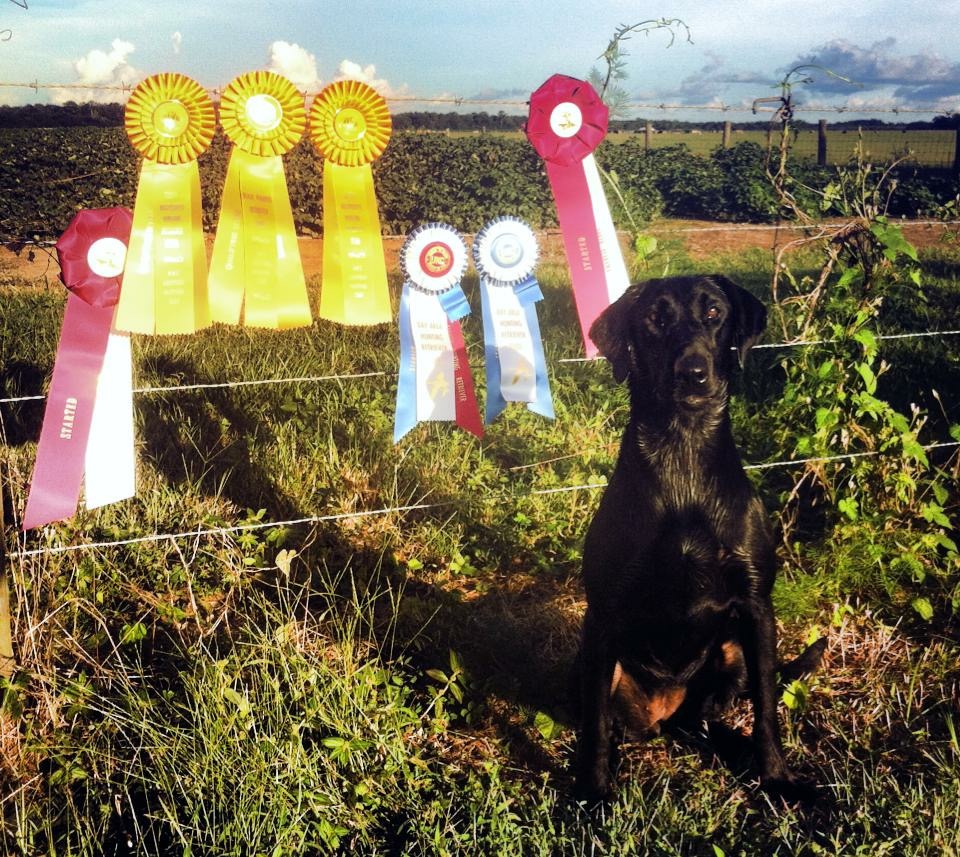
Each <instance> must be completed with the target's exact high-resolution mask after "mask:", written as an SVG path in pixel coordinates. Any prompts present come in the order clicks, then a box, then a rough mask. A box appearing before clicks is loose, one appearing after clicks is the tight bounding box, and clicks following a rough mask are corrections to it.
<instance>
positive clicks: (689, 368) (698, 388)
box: [673, 351, 714, 401]
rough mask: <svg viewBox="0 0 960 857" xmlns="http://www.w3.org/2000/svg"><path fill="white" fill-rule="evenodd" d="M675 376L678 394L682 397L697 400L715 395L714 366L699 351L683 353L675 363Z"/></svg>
mask: <svg viewBox="0 0 960 857" xmlns="http://www.w3.org/2000/svg"><path fill="white" fill-rule="evenodd" d="M673 378H674V384H675V388H676V392H677V395H678V397H679V398H681V399H684V400H687V401H696V400H699V399H706V398H709V397H710V396H712V395H713V392H714V389H713V388H714V383H713V381H714V375H713V367H712V366H711V364H710V361H709V360H708V359H707V358H706V357H705V356H704V355H703V354H701V353H699V352H696V351H694V352H687V353H685V354H683V355H681V356H680V357H679V358H678V359H677V361H676V363H674V367H673Z"/></svg>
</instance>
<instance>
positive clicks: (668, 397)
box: [576, 276, 823, 800]
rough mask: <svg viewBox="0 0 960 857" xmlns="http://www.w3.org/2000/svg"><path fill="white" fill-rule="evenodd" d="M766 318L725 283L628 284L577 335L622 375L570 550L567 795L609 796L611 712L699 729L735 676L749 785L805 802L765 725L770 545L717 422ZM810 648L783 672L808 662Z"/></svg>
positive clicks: (722, 422) (772, 654) (770, 683)
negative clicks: (608, 443) (597, 491)
mask: <svg viewBox="0 0 960 857" xmlns="http://www.w3.org/2000/svg"><path fill="white" fill-rule="evenodd" d="M766 315H767V313H766V309H765V307H764V306H763V304H762V303H760V301H758V300H757V299H756V298H754V297H753V296H752V295H750V294H749V293H748V292H746V291H745V290H743V289H742V288H740V287H739V286H737V285H736V284H734V283H732V282H731V281H730V280H728V279H726V278H725V277H720V276H710V277H672V278H667V279H663V280H650V281H648V282H645V283H640V284H639V285H634V286H631V287H630V289H629V290H628V291H627V292H626V293H625V294H624V295H623V296H622V297H621V298H620V299H619V300H617V301H616V302H615V303H614V304H612V305H611V306H610V307H608V308H607V309H606V310H605V311H604V312H603V313H602V314H601V315H600V317H599V318H598V319H597V320H596V322H595V323H594V325H593V327H592V328H591V330H590V337H591V338H592V339H593V341H594V343H595V344H596V345H597V347H598V348H599V349H600V352H601V354H603V356H604V357H606V358H607V359H608V360H609V361H610V363H611V365H612V368H613V374H614V377H615V378H616V379H617V380H618V381H623V380H625V379H628V380H629V384H630V422H629V424H628V425H627V428H626V431H625V432H624V436H623V442H622V444H621V447H620V456H619V459H618V461H617V465H616V468H615V470H614V472H613V476H612V477H611V479H610V483H609V485H608V487H607V489H606V492H605V493H604V496H603V499H602V500H601V502H600V506H599V508H598V510H597V514H596V517H595V518H594V520H593V522H592V523H591V525H590V529H589V531H588V532H587V537H586V543H585V545H584V555H583V574H584V583H585V587H586V594H587V612H586V616H585V617H584V623H583V642H582V650H581V655H580V664H581V704H582V734H581V737H580V744H579V747H578V754H577V763H576V776H577V784H576V789H577V793H578V796H579V797H581V798H585V799H589V800H596V799H603V798H606V797H608V796H609V795H610V793H611V788H612V785H611V770H610V750H611V729H612V721H613V716H614V710H615V709H616V710H617V711H618V712H619V713H620V714H621V716H622V718H623V719H624V720H625V721H626V722H627V724H628V725H629V726H631V727H632V729H633V731H637V732H640V733H646V734H651V733H656V732H658V731H659V727H660V724H661V722H663V721H667V720H668V719H670V718H674V721H676V720H677V719H680V718H685V719H686V720H685V722H692V723H699V722H701V721H702V718H703V717H704V716H705V713H706V712H707V710H708V709H709V708H711V707H713V706H722V705H724V704H726V703H727V702H729V701H730V700H731V699H732V698H733V697H734V696H735V695H736V694H738V693H739V692H740V691H741V690H742V689H743V687H744V681H745V680H746V682H747V685H748V687H749V690H750V695H751V697H752V700H753V709H754V718H755V719H754V729H753V737H754V742H753V743H754V751H755V754H756V758H757V762H758V765H759V769H760V779H761V784H762V786H763V787H764V788H765V789H766V790H768V791H770V792H774V793H778V794H781V795H783V796H785V797H788V798H791V799H792V798H806V797H809V794H810V791H811V787H809V786H806V785H805V784H803V783H800V782H799V781H797V780H796V778H795V777H794V775H793V774H792V773H791V772H790V770H789V769H788V767H787V763H786V761H785V759H784V755H783V748H782V745H781V742H780V729H779V724H778V721H777V688H776V684H775V674H776V671H777V664H776V628H775V625H774V617H773V607H772V605H771V601H770V590H771V588H772V587H773V579H774V575H775V554H774V542H773V537H772V533H771V528H770V525H769V522H768V520H767V516H766V514H765V512H764V510H763V507H762V506H761V504H760V501H759V499H758V498H757V496H756V494H755V492H754V491H753V488H752V486H751V484H750V482H749V481H748V480H747V477H746V475H745V474H744V471H743V466H742V465H741V462H740V456H739V454H738V452H737V449H736V446H735V445H734V441H733V435H732V433H731V429H730V420H729V417H728V414H727V397H728V391H727V385H728V378H729V377H730V374H731V372H732V371H733V369H734V367H735V364H736V362H737V361H738V360H739V362H740V363H741V365H742V362H743V358H744V356H745V355H746V353H747V351H748V350H749V349H750V347H751V346H752V345H753V344H754V342H756V340H757V338H758V337H759V336H760V334H761V333H762V332H763V330H764V327H765V326H766ZM822 648H823V643H822V641H820V645H819V647H818V645H817V644H814V647H811V650H810V651H809V652H808V653H805V654H804V655H802V656H801V658H799V659H798V660H797V662H796V663H801V662H803V668H804V669H806V668H809V667H811V666H814V665H815V663H816V661H818V660H819V656H820V654H821V653H822ZM793 666H794V670H793V671H794V672H796V665H793Z"/></svg>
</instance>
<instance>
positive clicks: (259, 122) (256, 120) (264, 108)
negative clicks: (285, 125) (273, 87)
mask: <svg viewBox="0 0 960 857" xmlns="http://www.w3.org/2000/svg"><path fill="white" fill-rule="evenodd" d="M244 112H245V113H246V116H247V119H248V120H249V122H250V124H251V125H252V126H253V127H254V128H255V129H256V130H257V131H260V132H261V133H265V132H267V131H273V130H274V129H275V128H276V127H277V126H278V125H279V124H280V123H281V122H282V121H283V108H282V107H281V106H280V102H279V101H277V99H276V98H274V97H273V96H272V95H266V94H264V93H258V94H257V95H251V96H250V97H249V98H248V99H247V103H246V106H245V107H244Z"/></svg>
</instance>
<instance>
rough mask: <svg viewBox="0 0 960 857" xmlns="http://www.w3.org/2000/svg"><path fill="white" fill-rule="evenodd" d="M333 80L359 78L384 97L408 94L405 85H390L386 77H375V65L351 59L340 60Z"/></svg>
mask: <svg viewBox="0 0 960 857" xmlns="http://www.w3.org/2000/svg"><path fill="white" fill-rule="evenodd" d="M334 79H335V80H359V81H361V82H362V83H365V84H367V85H368V86H372V87H373V88H374V89H375V90H376V91H377V92H379V93H380V95H382V96H383V97H384V98H391V97H394V96H398V95H407V94H409V89H408V87H407V85H406V84H405V83H404V84H401V85H400V86H392V85H391V84H390V83H389V81H387V80H386V78H382V77H377V67H376V66H375V65H373V64H370V65H360V63H358V62H354V61H353V60H342V61H341V62H340V65H339V67H338V69H337V75H336V77H335V78H334Z"/></svg>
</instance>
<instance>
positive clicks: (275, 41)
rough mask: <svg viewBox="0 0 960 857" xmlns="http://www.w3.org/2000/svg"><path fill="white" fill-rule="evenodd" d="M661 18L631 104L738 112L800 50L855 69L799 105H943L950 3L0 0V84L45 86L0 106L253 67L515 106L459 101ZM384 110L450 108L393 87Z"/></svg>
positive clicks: (587, 65)
mask: <svg viewBox="0 0 960 857" xmlns="http://www.w3.org/2000/svg"><path fill="white" fill-rule="evenodd" d="M660 17H670V18H678V19H681V20H682V21H683V23H684V24H685V25H686V28H687V29H684V28H683V27H675V28H674V31H673V38H672V39H671V33H670V31H668V30H658V31H653V32H650V33H647V34H642V33H641V34H638V35H635V36H633V37H632V38H631V39H629V40H628V41H626V42H624V43H623V47H624V48H625V50H626V51H627V56H626V57H625V63H626V64H625V71H626V75H627V76H626V78H625V79H624V80H623V81H621V83H620V85H621V86H622V88H623V89H624V90H625V91H626V93H627V94H628V95H629V97H630V99H631V100H633V101H634V102H636V103H641V104H664V103H667V104H673V105H685V106H687V107H688V108H692V107H693V106H704V105H711V106H713V107H719V106H724V107H726V108H728V109H729V110H730V111H731V112H730V115H729V118H731V119H732V120H734V121H737V120H740V121H743V120H745V119H747V118H749V115H750V114H749V107H750V105H751V104H752V102H753V100H754V99H756V98H762V97H769V96H775V95H777V94H779V89H778V88H777V87H776V84H777V83H778V82H779V81H780V80H782V79H783V77H784V75H785V73H786V72H787V71H788V70H789V69H791V68H793V67H794V66H796V65H799V64H808V65H819V66H823V67H825V68H827V69H829V70H830V71H831V72H833V73H834V74H835V75H840V76H843V77H846V78H848V79H849V80H850V81H853V82H854V83H848V82H845V81H842V80H840V79H839V78H838V77H833V76H831V75H830V74H828V73H827V72H825V71H822V70H820V69H817V68H810V69H807V70H806V71H807V75H806V76H808V77H809V78H810V79H809V81H808V82H804V83H799V84H798V85H797V86H796V87H795V89H794V92H795V96H796V99H797V102H798V104H799V105H800V106H801V107H803V106H806V107H808V108H810V109H815V108H817V107H820V106H823V107H833V108H837V107H842V108H844V109H845V110H846V111H848V112H849V114H850V117H855V116H864V115H872V114H873V115H879V117H880V118H885V119H888V120H891V121H896V119H897V118H898V117H897V116H895V115H892V114H875V113H874V111H878V110H890V109H893V108H895V107H915V108H916V107H922V108H930V109H932V110H933V111H935V112H948V111H949V112H960V38H957V36H958V35H960V24H958V21H960V0H938V2H935V3H931V2H925V3H922V4H921V3H920V2H918V0H859V2H849V0H833V2H822V0H807V2H806V3H801V2H797V0H789V2H787V0H735V2H728V1H727V0H724V2H720V0H664V2H662V3H660V4H658V5H655V6H654V5H648V4H645V3H637V2H635V0H634V2H627V0H579V2H574V0H552V2H549V3H546V2H540V0H529V2H524V0H473V2H460V0H339V2H332V1H331V0H276V2H272V3H270V2H262V0H220V2H217V3H204V2H202V0H161V2H150V3H146V2H134V0H0V84H11V83H13V84H19V83H32V82H37V83H38V84H42V85H45V86H44V87H42V88H39V89H37V90H34V89H32V88H27V87H19V86H0V104H27V103H38V102H53V103H62V102H63V101H66V100H74V101H86V100H99V101H123V100H124V99H125V95H124V94H123V92H122V91H117V90H110V89H102V90H96V89H91V90H87V89H80V90H77V89H72V90H71V89H58V88H55V87H54V88H46V85H51V84H85V85H92V86H105V87H110V86H121V85H126V86H132V85H134V84H136V83H137V82H138V81H139V80H141V79H143V77H145V76H147V75H150V74H155V73H158V72H168V71H177V72H181V73H183V74H186V75H188V76H190V77H192V78H194V79H195V80H197V81H198V82H199V83H201V84H202V85H203V86H205V87H207V88H211V89H214V88H222V87H225V86H226V85H227V84H228V83H229V82H230V81H231V80H232V79H233V78H234V77H235V76H236V75H238V74H241V73H243V72H246V71H253V70H255V69H262V68H269V69H271V70H273V71H277V72H279V73H281V74H284V75H286V76H287V77H288V78H290V79H291V80H292V81H293V82H294V83H295V84H296V85H297V86H298V87H300V88H301V89H303V90H305V91H309V92H315V91H318V90H319V89H320V88H321V87H322V86H323V85H324V84H326V83H329V82H331V81H333V80H336V79H342V78H344V77H351V78H357V79H360V80H364V81H366V82H368V83H370V84H371V85H373V86H374V87H375V88H376V89H377V90H378V91H379V92H380V93H381V94H382V95H384V96H385V97H386V98H387V99H388V100H390V99H401V98H402V99H410V98H431V99H444V98H460V99H474V98H487V99H501V100H504V101H508V102H516V104H504V105H498V104H490V105H479V106H476V107H474V106H472V105H468V107H469V109H484V110H488V111H491V112H496V111H497V110H500V109H503V110H506V111H507V112H523V107H522V105H521V103H522V102H523V101H524V100H525V99H526V98H527V97H528V96H529V94H530V93H531V92H532V91H533V90H534V89H536V88H537V87H538V86H539V85H540V84H541V83H542V82H543V81H544V80H546V79H547V78H548V77H549V76H550V75H551V74H554V73H556V72H562V73H564V74H568V75H571V76H574V77H586V76H587V74H588V72H589V71H590V69H591V68H592V67H600V68H605V66H604V65H603V63H602V61H599V60H598V58H599V56H600V54H601V53H602V52H603V50H604V49H605V47H606V46H607V43H608V42H609V40H610V38H611V36H612V35H613V32H614V30H615V29H616V27H617V26H618V25H620V24H634V23H637V22H640V21H643V20H645V19H655V18H660ZM687 30H688V31H689V38H688V37H687V36H688V32H687ZM391 109H392V110H394V111H396V112H400V111H402V110H418V109H434V110H449V109H451V105H450V103H446V102H443V101H433V102H423V103H417V102H413V101H399V100H397V101H395V102H392V103H391ZM464 109H467V107H465V108H464ZM656 113H657V111H651V110H649V109H645V110H637V111H635V112H634V114H633V115H643V116H648V117H649V116H650V115H654V116H655V115H656ZM667 113H668V112H667V111H660V114H661V115H667ZM669 114H670V116H671V118H693V119H701V120H706V119H716V118H717V112H716V111H714V114H713V115H710V113H709V111H694V110H684V111H676V110H674V111H669ZM801 116H802V114H801ZM900 118H901V119H912V118H929V115H928V116H926V117H923V116H919V117H917V116H911V115H904V116H901V117H900Z"/></svg>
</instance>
